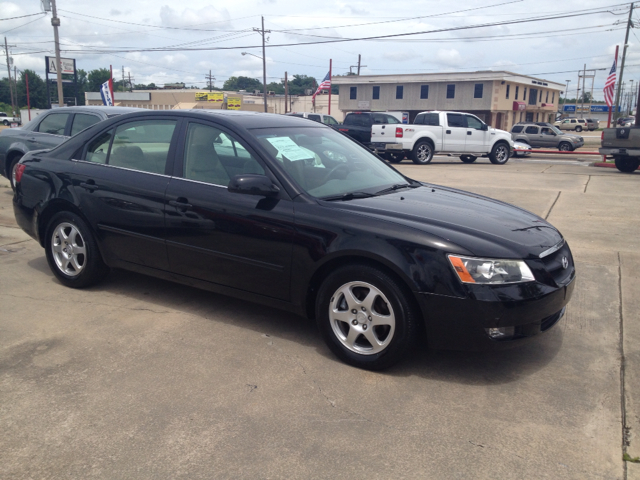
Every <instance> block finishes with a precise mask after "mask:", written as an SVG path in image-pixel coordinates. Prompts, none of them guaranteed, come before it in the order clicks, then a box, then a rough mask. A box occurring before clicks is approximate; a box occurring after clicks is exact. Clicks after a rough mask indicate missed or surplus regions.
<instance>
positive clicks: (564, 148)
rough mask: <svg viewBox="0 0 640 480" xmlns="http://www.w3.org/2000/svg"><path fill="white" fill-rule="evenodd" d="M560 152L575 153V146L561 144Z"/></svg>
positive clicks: (565, 143) (566, 143) (567, 143)
mask: <svg viewBox="0 0 640 480" xmlns="http://www.w3.org/2000/svg"><path fill="white" fill-rule="evenodd" d="M558 150H559V151H560V152H573V145H571V144H570V143H569V142H560V144H559V145H558Z"/></svg>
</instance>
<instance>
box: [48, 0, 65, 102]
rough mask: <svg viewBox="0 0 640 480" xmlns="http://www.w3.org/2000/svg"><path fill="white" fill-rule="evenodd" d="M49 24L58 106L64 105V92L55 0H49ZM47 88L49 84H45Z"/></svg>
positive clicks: (58, 22) (58, 24) (58, 20)
mask: <svg viewBox="0 0 640 480" xmlns="http://www.w3.org/2000/svg"><path fill="white" fill-rule="evenodd" d="M51 13H52V14H53V16H52V17H51V25H52V26H53V41H54V43H55V47H56V77H57V80H58V106H59V107H64V96H63V95H64V93H63V92H62V62H61V61H60V37H59V36H58V27H59V26H60V19H59V18H58V10H56V0H51ZM47 88H49V86H48V85H47Z"/></svg>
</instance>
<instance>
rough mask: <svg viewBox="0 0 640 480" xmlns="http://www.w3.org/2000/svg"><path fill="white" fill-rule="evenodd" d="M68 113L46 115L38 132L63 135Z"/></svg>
mask: <svg viewBox="0 0 640 480" xmlns="http://www.w3.org/2000/svg"><path fill="white" fill-rule="evenodd" d="M69 115H70V114H69V113H52V114H51V115H47V116H46V117H45V118H44V119H43V120H42V122H40V125H38V131H39V132H42V133H51V134H52V135H64V127H65V126H66V125H67V120H68V119H69Z"/></svg>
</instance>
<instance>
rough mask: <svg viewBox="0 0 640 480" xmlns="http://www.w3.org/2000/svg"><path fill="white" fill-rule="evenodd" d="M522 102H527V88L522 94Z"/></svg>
mask: <svg viewBox="0 0 640 480" xmlns="http://www.w3.org/2000/svg"><path fill="white" fill-rule="evenodd" d="M522 100H524V101H525V102H526V101H527V87H524V90H523V92H522Z"/></svg>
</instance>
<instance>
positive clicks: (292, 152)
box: [267, 137, 314, 162]
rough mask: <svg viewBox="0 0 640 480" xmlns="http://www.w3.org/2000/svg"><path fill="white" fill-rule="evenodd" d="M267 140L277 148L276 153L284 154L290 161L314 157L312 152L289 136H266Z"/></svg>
mask: <svg viewBox="0 0 640 480" xmlns="http://www.w3.org/2000/svg"><path fill="white" fill-rule="evenodd" d="M267 140H268V141H269V143H270V144H271V145H273V146H274V147H276V148H277V149H278V153H280V154H282V155H284V156H285V157H287V158H288V159H289V160H291V161H292V162H295V161H297V160H306V159H309V158H314V155H313V153H311V152H310V151H309V150H307V149H306V148H303V147H301V146H300V145H298V144H297V143H296V142H294V141H293V140H291V139H290V138H289V137H277V138H273V137H271V138H267Z"/></svg>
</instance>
